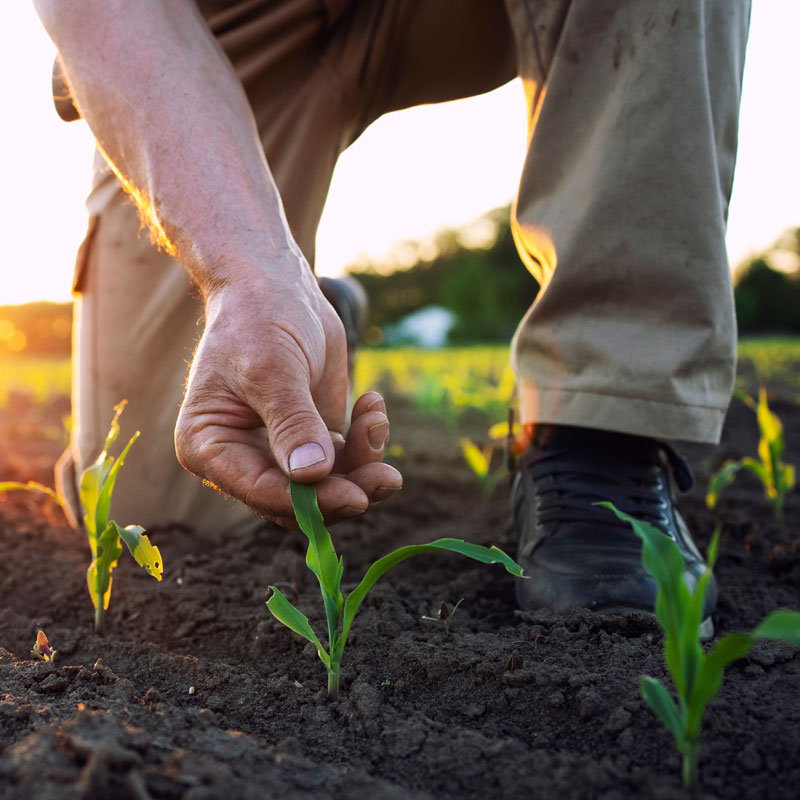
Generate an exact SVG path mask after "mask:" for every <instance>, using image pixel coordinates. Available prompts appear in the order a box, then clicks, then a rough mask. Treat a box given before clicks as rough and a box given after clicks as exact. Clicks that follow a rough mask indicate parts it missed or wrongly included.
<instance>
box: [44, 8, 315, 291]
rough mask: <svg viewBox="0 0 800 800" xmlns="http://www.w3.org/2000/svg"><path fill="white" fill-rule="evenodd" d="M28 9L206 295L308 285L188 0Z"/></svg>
mask: <svg viewBox="0 0 800 800" xmlns="http://www.w3.org/2000/svg"><path fill="white" fill-rule="evenodd" d="M36 7H37V10H38V12H39V14H40V16H41V18H42V21H43V23H44V25H45V27H46V28H47V30H48V32H49V34H50V35H51V37H52V38H53V40H54V42H55V44H56V46H57V47H58V50H59V53H60V55H61V59H62V62H63V64H64V67H65V71H66V75H67V79H68V81H69V84H70V88H71V90H72V93H73V96H74V98H75V101H76V103H77V105H78V107H79V109H80V112H81V114H82V116H83V117H84V119H86V121H87V123H88V124H89V127H90V128H91V130H92V132H93V134H94V136H95V138H96V139H97V141H98V144H99V146H100V147H101V148H102V150H103V152H104V153H105V155H106V157H107V158H108V160H109V162H110V163H111V164H112V166H113V168H114V170H115V171H116V172H117V174H118V175H119V177H120V178H121V180H122V181H123V183H124V184H125V187H126V189H127V190H128V191H129V192H130V193H131V195H132V196H133V197H134V199H135V201H136V202H137V204H138V205H139V208H140V211H141V214H142V218H143V221H144V222H145V223H146V224H147V225H148V226H149V227H150V229H151V231H152V232H153V235H154V237H155V238H156V239H157V240H158V241H159V243H160V244H161V245H162V246H165V247H166V248H167V249H169V250H170V251H171V252H173V253H174V254H175V255H176V256H177V257H178V259H179V260H180V261H181V262H182V263H183V264H184V266H185V267H186V268H187V270H188V271H189V273H190V274H191V275H192V277H193V278H194V280H195V281H196V282H197V283H198V285H199V286H200V288H201V289H202V290H203V292H204V293H206V294H208V293H211V292H213V291H214V290H215V289H216V288H218V287H220V286H224V285H228V284H234V283H239V282H241V283H242V284H243V285H245V286H248V285H249V286H252V285H253V281H254V280H256V281H258V282H259V283H261V284H262V285H265V286H268V285H269V284H270V283H271V282H272V278H273V276H274V277H275V278H277V276H278V275H279V274H280V280H281V284H282V285H283V286H284V287H287V284H288V285H291V284H292V283H294V281H308V280H309V278H310V272H309V270H308V267H307V265H306V264H305V262H304V259H303V258H302V255H301V254H300V252H299V249H298V248H297V245H296V244H295V243H294V240H293V238H292V236H291V233H290V232H289V229H288V225H287V223H286V220H285V216H284V214H283V209H282V205H281V201H280V197H279V194H278V191H277V188H276V186H275V182H274V180H273V179H272V176H271V174H270V172H269V168H268V166H267V163H266V160H265V158H264V154H263V151H262V148H261V144H260V142H259V139H258V134H257V130H256V126H255V122H254V120H253V115H252V112H251V110H250V107H249V104H248V101H247V98H246V96H245V94H244V91H243V90H242V87H241V85H240V83H239V81H238V79H237V77H236V75H235V74H234V72H233V69H232V68H231V66H230V63H229V62H228V60H227V58H226V57H225V55H224V54H223V53H222V51H221V49H220V48H219V46H218V45H217V43H216V41H215V40H214V38H213V36H212V35H211V33H210V31H209V30H208V28H207V26H206V24H205V22H204V21H203V19H202V17H201V16H200V14H199V12H198V11H197V8H196V6H195V4H194V3H193V2H192V1H191V0H170V2H168V3H165V2H163V0H161V1H160V0H136V2H135V3H132V2H126V1H125V0H36ZM87 32H91V36H89V35H88V34H87ZM287 288H288V287H287Z"/></svg>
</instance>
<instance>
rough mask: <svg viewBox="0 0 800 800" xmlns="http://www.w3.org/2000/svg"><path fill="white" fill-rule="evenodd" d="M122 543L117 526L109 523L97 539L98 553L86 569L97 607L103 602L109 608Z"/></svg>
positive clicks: (87, 579)
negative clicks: (113, 573)
mask: <svg viewBox="0 0 800 800" xmlns="http://www.w3.org/2000/svg"><path fill="white" fill-rule="evenodd" d="M121 553H122V545H121V544H120V542H119V535H118V534H117V530H116V528H115V526H113V525H109V526H108V527H107V528H106V529H105V530H104V531H103V533H102V534H101V535H100V537H99V538H98V540H97V555H96V557H95V558H94V559H93V560H92V563H91V564H90V565H89V569H88V570H87V571H86V582H87V584H88V586H89V594H90V595H91V597H92V603H93V604H94V607H95V608H98V607H99V604H100V603H101V602H102V604H103V608H108V601H109V599H110V597H111V582H112V578H111V573H112V572H113V571H114V568H115V567H116V566H117V561H118V560H119V557H120V555H121Z"/></svg>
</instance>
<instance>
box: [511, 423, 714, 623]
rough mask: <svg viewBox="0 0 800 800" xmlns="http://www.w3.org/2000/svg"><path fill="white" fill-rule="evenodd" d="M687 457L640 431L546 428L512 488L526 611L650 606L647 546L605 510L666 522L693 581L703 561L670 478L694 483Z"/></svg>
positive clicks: (707, 615)
mask: <svg viewBox="0 0 800 800" xmlns="http://www.w3.org/2000/svg"><path fill="white" fill-rule="evenodd" d="M692 483H693V478H692V474H691V471H690V469H689V466H688V464H687V463H686V462H685V461H684V459H683V458H682V457H681V456H679V455H678V454H677V453H676V452H675V451H674V450H673V449H672V448H671V447H669V446H668V445H665V444H662V443H659V442H656V441H655V440H653V439H647V438H644V437H640V436H629V435H627V434H622V433H612V432H607V431H597V430H592V429H589V428H577V427H569V426H549V427H543V428H542V429H541V430H540V431H539V432H538V434H537V436H536V437H535V439H534V442H533V443H532V444H531V445H530V446H529V447H528V449H527V450H526V451H525V453H524V454H523V456H522V458H521V461H520V469H519V472H518V473H517V475H516V477H515V480H514V483H513V486H512V490H511V510H512V514H513V520H514V525H515V527H516V530H517V533H518V534H519V550H518V552H517V560H518V561H519V563H520V564H521V565H522V567H523V568H524V570H525V574H526V575H528V576H530V580H520V581H518V583H517V599H518V600H519V603H520V607H521V608H523V609H526V610H533V609H539V608H550V609H552V610H554V611H556V612H558V613H562V614H566V613H568V612H570V611H572V610H573V609H575V608H589V609H593V610H595V611H599V612H602V613H619V612H624V611H643V612H646V613H651V614H652V613H653V609H654V607H655V599H656V583H655V580H654V579H653V578H652V576H651V575H650V574H649V573H648V572H647V571H646V570H645V569H644V567H643V566H642V544H641V540H640V539H639V537H638V536H637V535H636V534H635V533H634V532H633V530H632V529H631V527H630V526H629V525H628V524H627V523H624V522H621V521H620V520H618V519H617V517H616V516H615V515H614V514H613V513H612V512H611V511H609V510H608V509H606V508H603V507H600V506H596V505H594V504H595V503H598V502H600V501H603V500H607V501H609V502H611V503H613V504H614V505H615V506H616V507H617V508H618V509H619V510H620V511H624V512H626V513H627V514H629V515H630V516H632V517H636V518H637V519H641V520H644V521H646V522H649V523H650V524H652V525H654V526H655V527H657V528H659V529H660V530H662V531H663V532H664V533H666V534H667V535H668V536H669V537H670V538H672V539H673V540H674V541H675V542H677V544H678V546H679V547H680V549H681V552H682V553H683V557H684V560H685V563H686V572H685V576H686V581H687V584H688V585H689V588H690V589H694V587H695V586H696V585H697V581H698V580H699V578H700V575H701V574H702V573H703V570H704V568H705V565H704V562H703V558H702V556H701V555H700V553H699V551H698V550H697V547H696V546H695V544H694V542H693V541H692V538H691V536H690V534H689V530H688V529H687V527H686V524H685V523H684V521H683V519H682V518H681V516H680V514H679V513H678V512H677V510H676V509H675V505H674V489H673V485H677V488H679V489H680V490H682V491H688V489H690V488H691V486H692ZM716 598H717V588H716V584H715V582H714V579H713V577H712V579H711V581H710V583H709V585H708V590H707V592H706V597H705V607H704V613H703V629H702V636H703V638H709V637H710V636H711V635H712V634H713V624H712V622H711V612H712V611H713V610H714V608H715V606H716Z"/></svg>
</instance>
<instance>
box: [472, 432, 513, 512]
mask: <svg viewBox="0 0 800 800" xmlns="http://www.w3.org/2000/svg"><path fill="white" fill-rule="evenodd" d="M461 452H462V453H463V455H464V460H465V461H466V462H467V464H468V465H469V468H470V469H471V470H472V471H473V473H474V474H475V477H476V478H477V479H478V482H479V483H480V485H481V496H482V497H483V498H484V499H486V498H488V497H490V496H491V494H492V492H493V491H494V487H495V486H497V484H498V483H500V481H501V480H502V479H503V476H504V475H505V474H506V470H505V468H504V467H503V466H500V467H496V468H495V469H492V468H491V466H492V453H493V448H492V446H491V445H490V444H487V445H485V446H484V447H483V448H480V447H478V445H476V444H475V443H474V442H473V441H472V440H471V439H467V438H466V437H465V436H464V437H462V438H461Z"/></svg>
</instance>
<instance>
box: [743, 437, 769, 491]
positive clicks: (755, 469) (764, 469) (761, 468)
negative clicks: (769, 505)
mask: <svg viewBox="0 0 800 800" xmlns="http://www.w3.org/2000/svg"><path fill="white" fill-rule="evenodd" d="M761 441H762V442H763V441H764V440H763V439H762V440H761ZM760 451H761V446H760V445H759V452H760ZM760 454H761V455H762V456H763V455H764V453H763V452H760ZM766 455H767V461H766V462H764V463H763V464H762V463H761V462H760V461H756V460H755V459H754V458H750V457H749V456H746V457H745V458H743V459H742V460H741V461H740V462H739V463H740V464H741V465H742V469H746V470H747V471H748V472H752V473H753V475H755V476H756V478H758V480H759V481H761V485H762V486H763V487H764V494H766V496H767V497H772V496H773V495H774V493H775V486H774V482H773V480H772V471H771V470H770V469H768V466H767V465H768V464H769V453H767V454H766Z"/></svg>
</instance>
